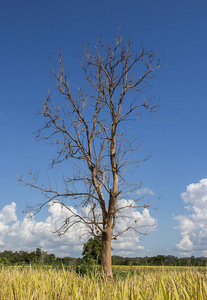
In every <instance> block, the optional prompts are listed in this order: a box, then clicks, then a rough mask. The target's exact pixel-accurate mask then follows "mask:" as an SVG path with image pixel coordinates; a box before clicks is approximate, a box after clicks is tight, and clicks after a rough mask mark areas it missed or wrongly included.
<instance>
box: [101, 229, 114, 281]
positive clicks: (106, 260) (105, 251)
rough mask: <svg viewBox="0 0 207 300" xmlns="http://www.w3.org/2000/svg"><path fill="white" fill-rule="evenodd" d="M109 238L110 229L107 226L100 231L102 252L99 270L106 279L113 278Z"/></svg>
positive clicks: (110, 235)
mask: <svg viewBox="0 0 207 300" xmlns="http://www.w3.org/2000/svg"><path fill="white" fill-rule="evenodd" d="M111 239H112V229H111V228H109V229H107V230H104V231H103V232H102V254H101V270H102V273H103V274H104V275H105V276H106V278H107V279H109V280H111V279H113V274H112V265H111Z"/></svg>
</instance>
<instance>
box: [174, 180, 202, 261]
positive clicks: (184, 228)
mask: <svg viewBox="0 0 207 300" xmlns="http://www.w3.org/2000/svg"><path fill="white" fill-rule="evenodd" d="M181 198H182V199H183V201H184V203H186V204H187V206H186V207H185V211H186V213H185V214H184V215H179V216H176V217H175V219H176V220H177V221H178V222H179V225H178V226H177V227H175V228H176V229H178V230H179V231H180V232H181V240H180V242H179V243H178V244H177V245H176V247H177V249H178V250H180V251H184V252H181V253H180V255H182V254H183V253H184V254H185V255H192V254H193V253H195V252H197V253H200V254H202V255H204V256H207V251H206V249H207V178H205V179H202V180H200V182H198V183H192V184H190V185H188V186H187V188H186V191H185V192H184V193H182V194H181Z"/></svg>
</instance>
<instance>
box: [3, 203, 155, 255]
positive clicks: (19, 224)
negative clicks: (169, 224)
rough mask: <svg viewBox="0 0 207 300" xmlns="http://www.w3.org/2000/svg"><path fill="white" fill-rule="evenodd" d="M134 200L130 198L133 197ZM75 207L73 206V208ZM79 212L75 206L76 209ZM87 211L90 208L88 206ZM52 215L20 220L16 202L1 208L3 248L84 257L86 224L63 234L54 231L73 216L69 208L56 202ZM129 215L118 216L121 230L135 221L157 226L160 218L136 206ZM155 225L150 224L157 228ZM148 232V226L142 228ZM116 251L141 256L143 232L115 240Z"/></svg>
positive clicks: (52, 208) (51, 208) (127, 210)
mask: <svg viewBox="0 0 207 300" xmlns="http://www.w3.org/2000/svg"><path fill="white" fill-rule="evenodd" d="M129 201H130V200H129ZM119 204H120V205H121V206H123V205H127V204H129V202H128V201H127V200H120V202H119ZM71 208H72V207H71ZM72 209H73V211H75V208H72ZM84 210H85V211H87V208H84ZM48 213H49V215H48V217H47V218H46V219H45V220H43V221H36V219H35V217H34V216H33V217H32V218H31V217H30V215H25V217H24V218H23V220H18V217H17V215H16V203H14V202H12V203H11V204H9V205H6V206H5V207H3V209H2V210H1V211H0V251H4V250H9V249H11V250H13V251H20V250H25V251H33V250H35V249H36V248H37V247H40V248H41V249H42V250H44V251H46V252H48V253H54V254H56V255H57V256H73V257H77V256H81V252H82V248H83V243H84V242H85V241H86V240H87V239H88V236H86V235H84V237H82V238H80V236H81V235H82V234H83V233H84V232H85V229H86V228H85V227H84V226H83V225H82V224H78V225H77V226H76V227H73V229H72V230H70V231H68V232H67V233H66V234H65V235H62V236H61V237H59V236H58V235H57V234H54V233H53V232H54V228H55V227H56V228H58V227H59V226H60V225H61V223H62V221H63V220H64V219H65V217H67V216H69V215H68V214H69V211H68V210H66V209H65V208H62V207H61V206H60V205H59V204H57V203H55V204H53V205H50V206H49V208H48ZM125 214H126V218H122V217H120V218H118V219H117V230H118V231H121V230H122V229H124V228H125V227H126V226H130V225H131V224H132V223H133V222H134V221H135V220H137V221H136V222H137V223H138V224H139V226H142V225H145V224H148V225H154V224H155V222H156V220H155V219H154V218H152V217H151V216H150V213H149V210H148V209H143V211H142V212H138V211H136V209H135V208H133V209H131V210H130V209H126V212H125ZM154 228H155V227H151V226H150V227H148V229H149V230H154ZM141 230H142V231H143V233H145V231H146V229H145V228H140V231H141ZM112 247H113V249H114V251H113V254H116V255H123V256H136V255H137V256H138V255H141V252H142V253H143V251H145V248H144V247H143V246H142V245H140V244H139V235H136V234H135V233H134V232H132V231H129V232H125V233H124V234H123V235H121V236H120V237H118V239H117V241H115V242H113V244H112Z"/></svg>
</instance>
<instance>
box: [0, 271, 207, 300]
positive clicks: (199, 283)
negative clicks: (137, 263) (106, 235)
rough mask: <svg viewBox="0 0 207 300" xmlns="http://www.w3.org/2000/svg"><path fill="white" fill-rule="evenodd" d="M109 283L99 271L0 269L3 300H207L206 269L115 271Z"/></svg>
mask: <svg viewBox="0 0 207 300" xmlns="http://www.w3.org/2000/svg"><path fill="white" fill-rule="evenodd" d="M113 269H114V280H113V281H112V282H107V281H106V280H104V279H103V278H102V277H101V275H100V273H98V271H97V272H96V273H95V276H94V275H92V276H87V275H86V276H81V275H79V274H77V273H76V272H75V271H73V270H65V269H59V270H58V269H52V268H47V269H45V268H32V267H13V268H9V267H5V268H1V269H0V300H1V299H5V300H12V299H18V300H19V299H25V300H30V299H35V300H36V299H41V300H44V299H64V300H67V299H77V300H78V299H87V300H90V299H93V300H95V299H97V300H101V299H106V300H113V299H114V300H124V299H131V300H135V299H136V300H137V299H145V300H150V299H152V300H160V299H176V300H177V299H189V300H192V299H193V300H195V299H200V300H202V299H203V300H204V299H205V300H206V299H207V276H206V271H207V269H206V268H193V267H181V268H177V267H114V268H113Z"/></svg>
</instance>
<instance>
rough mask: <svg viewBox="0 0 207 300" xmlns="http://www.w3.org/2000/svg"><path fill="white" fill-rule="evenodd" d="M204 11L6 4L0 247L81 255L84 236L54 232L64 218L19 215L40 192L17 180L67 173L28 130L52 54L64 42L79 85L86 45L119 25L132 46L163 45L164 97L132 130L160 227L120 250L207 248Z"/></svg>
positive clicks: (0, 9)
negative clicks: (155, 201)
mask: <svg viewBox="0 0 207 300" xmlns="http://www.w3.org/2000/svg"><path fill="white" fill-rule="evenodd" d="M206 12H207V3H206V1H200V0H198V1H192V0H188V1H187V0H186V1H183V0H179V1H176V0H175V1H170V0H168V1H161V0H158V1H154V0H151V1H149V0H145V1H140V0H136V1H135V0H128V1H122V0H119V1H118V0H111V1H108V0H106V1H97V0H96V1H95V0H92V1H90V0H88V1H84V0H77V1H66V0H61V1H39V0H37V1H21V0H20V1H1V4H0V39H1V43H0V66H1V72H0V79H1V87H0V139H1V155H0V178H1V181H0V251H3V250H4V249H8V248H9V249H13V250H20V249H25V250H26V249H27V250H33V249H35V248H36V247H39V246H40V247H42V248H44V250H46V251H48V252H54V253H56V254H58V255H71V256H79V255H80V253H81V247H82V246H81V243H82V242H83V241H80V240H79V238H77V237H76V236H75V235H74V234H73V233H71V236H68V237H64V238H62V239H60V238H58V237H54V236H51V234H50V230H49V229H48V228H49V226H51V224H52V222H53V221H54V220H56V219H58V218H61V215H58V214H56V215H55V212H54V211H51V210H50V212H48V209H45V210H44V211H43V212H41V213H40V214H39V215H37V216H36V217H35V220H33V221H31V220H30V219H28V218H27V216H26V215H25V214H23V213H22V210H23V209H24V207H25V205H26V204H27V203H30V204H31V203H34V202H35V201H37V202H38V201H40V200H41V195H40V194H38V193H37V192H35V191H30V190H29V189H27V188H25V187H22V186H21V185H20V184H19V183H18V182H17V177H18V175H19V174H23V175H24V176H26V175H27V174H28V172H29V171H30V170H40V171H41V174H42V175H43V176H44V174H50V173H51V172H52V176H53V175H54V174H55V175H57V177H60V176H61V174H62V172H64V173H67V172H70V169H69V168H66V169H64V170H62V169H61V168H60V167H58V168H57V169H56V170H52V171H50V170H48V165H49V163H50V159H51V158H52V157H53V155H54V149H53V147H52V146H49V145H47V144H44V143H42V142H36V141H35V139H34V136H33V134H32V132H34V131H36V130H37V129H38V128H40V126H41V125H42V121H43V120H42V119H41V118H40V117H38V116H36V113H37V111H38V110H39V109H40V107H41V104H42V102H43V101H44V95H45V93H46V92H47V91H48V87H49V82H50V78H49V73H48V70H47V67H48V66H49V58H51V59H52V60H53V61H55V59H56V58H57V50H58V49H60V48H61V49H62V50H63V52H64V61H65V66H66V67H67V68H68V69H69V70H70V74H71V81H72V82H73V83H74V84H75V85H77V86H78V85H79V82H80V75H81V73H80V67H79V65H78V62H79V54H80V53H81V51H82V44H83V43H88V42H89V43H90V44H91V45H93V43H94V42H95V41H96V40H97V38H98V37H99V35H100V34H101V35H102V37H103V39H104V40H105V41H106V42H107V41H111V40H112V39H113V37H114V35H115V33H116V30H117V29H118V28H120V33H121V35H123V37H124V38H125V39H127V38H129V37H132V39H133V49H134V50H136V46H140V44H141V43H142V44H143V45H144V46H145V47H146V48H147V49H151V48H153V49H157V50H158V52H159V54H160V56H161V57H162V60H163V62H164V64H166V67H164V68H163V69H162V71H161V72H159V74H158V77H157V79H156V81H155V84H154V88H153V90H151V92H152V93H153V94H154V95H157V96H158V97H160V100H161V102H160V111H159V113H160V115H161V116H162V118H161V119H158V118H156V117H155V116H153V115H149V114H143V116H142V118H141V120H140V121H139V122H138V123H137V125H136V126H137V127H136V132H134V134H135V133H136V134H137V132H138V135H139V137H140V140H141V141H142V142H143V149H142V151H141V152H140V156H141V155H144V154H146V155H147V154H148V153H149V152H152V158H151V159H150V160H148V161H147V162H145V163H143V164H141V165H140V167H139V168H138V169H137V170H134V178H137V181H140V180H142V181H143V187H147V188H149V189H150V190H152V191H153V193H154V194H153V195H151V197H154V198H157V197H159V196H161V199H160V200H159V201H158V206H159V212H158V211H154V210H152V211H150V216H151V218H155V219H156V220H157V226H156V228H154V229H153V230H152V231H150V232H149V233H148V235H147V236H144V237H140V238H139V239H138V240H137V242H136V243H135V242H134V240H133V241H132V240H130V236H125V237H124V238H123V239H122V240H121V241H120V243H117V245H115V247H114V249H115V250H114V253H119V254H122V255H130V256H144V255H148V256H151V255H157V254H173V255H179V256H180V255H181V256H182V255H195V256H201V255H206V254H207V253H205V250H207V232H206V229H205V228H206V226H207V209H206V208H205V205H204V204H205V203H207V182H206V181H205V178H207V151H206V149H207V118H206V113H207V99H206V95H207V82H206V81H207V76H206V65H207V63H206V50H207V35H206V33H207V13H206ZM132 134H133V131H132ZM182 193H184V194H182ZM181 194H182V196H181ZM12 202H13V203H14V204H12ZM186 207H188V208H186ZM142 213H143V212H141V214H142ZM9 216H10V217H9ZM178 216H180V217H178ZM48 218H49V219H48ZM175 227H176V229H175ZM40 228H42V230H40ZM45 228H47V230H43V229H45ZM43 241H44V242H43ZM133 243H134V244H133ZM130 251H131V252H130Z"/></svg>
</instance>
